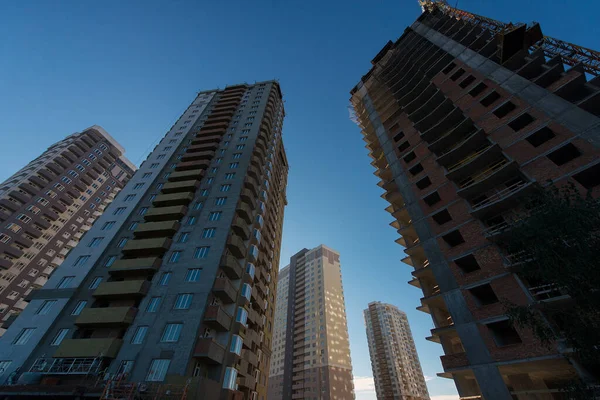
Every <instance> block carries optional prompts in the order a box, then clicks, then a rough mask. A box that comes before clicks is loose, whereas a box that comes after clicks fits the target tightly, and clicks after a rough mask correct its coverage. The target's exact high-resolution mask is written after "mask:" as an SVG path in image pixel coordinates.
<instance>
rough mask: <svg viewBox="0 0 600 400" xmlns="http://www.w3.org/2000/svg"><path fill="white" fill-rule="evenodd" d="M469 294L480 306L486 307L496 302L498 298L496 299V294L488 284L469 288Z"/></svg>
mask: <svg viewBox="0 0 600 400" xmlns="http://www.w3.org/2000/svg"><path fill="white" fill-rule="evenodd" d="M469 292H470V293H471V294H472V295H473V297H474V298H475V300H477V303H478V304H479V305H480V306H487V305H490V304H494V303H497V302H498V297H496V293H494V289H492V286H491V285H490V284H489V283H486V284H485V285H479V286H476V287H474V288H471V289H469Z"/></svg>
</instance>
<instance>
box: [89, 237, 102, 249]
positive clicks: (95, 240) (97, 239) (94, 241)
mask: <svg viewBox="0 0 600 400" xmlns="http://www.w3.org/2000/svg"><path fill="white" fill-rule="evenodd" d="M102 240H104V238H103V237H95V238H93V239H92V241H91V242H90V244H88V247H98V246H99V245H100V243H102Z"/></svg>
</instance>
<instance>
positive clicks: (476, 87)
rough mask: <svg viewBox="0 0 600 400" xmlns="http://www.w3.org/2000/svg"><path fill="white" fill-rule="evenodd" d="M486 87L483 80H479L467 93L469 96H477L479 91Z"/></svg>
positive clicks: (481, 91)
mask: <svg viewBox="0 0 600 400" xmlns="http://www.w3.org/2000/svg"><path fill="white" fill-rule="evenodd" d="M485 89H487V85H486V84H485V83H483V82H481V83H480V84H478V85H477V86H475V87H474V88H473V89H471V90H470V91H469V95H470V96H471V97H477V96H479V95H480V94H481V93H483V91H484V90H485Z"/></svg>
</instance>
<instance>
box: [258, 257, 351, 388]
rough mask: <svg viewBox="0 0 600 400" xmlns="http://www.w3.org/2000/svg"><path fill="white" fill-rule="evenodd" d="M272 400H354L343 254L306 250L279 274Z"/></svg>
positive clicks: (273, 349) (272, 367) (272, 362)
mask: <svg viewBox="0 0 600 400" xmlns="http://www.w3.org/2000/svg"><path fill="white" fill-rule="evenodd" d="M272 352H273V353H272V358H271V370H270V379H269V381H270V383H269V395H268V397H267V398H268V400H279V399H305V400H333V399H337V400H350V399H354V384H353V383H352V363H351V359H350V344H349V341H348V326H347V323H346V308H345V303H344V290H343V288H342V270H341V265H340V254H339V253H338V252H336V251H335V250H332V249H330V248H328V247H326V246H323V245H320V246H318V247H315V248H314V249H311V250H308V249H302V250H301V251H299V252H298V253H296V254H295V255H293V256H292V257H291V259H290V264H289V265H288V266H286V267H285V268H283V269H281V271H279V283H278V285H277V308H276V310H275V325H274V334H273V348H272Z"/></svg>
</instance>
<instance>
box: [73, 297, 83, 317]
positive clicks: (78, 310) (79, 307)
mask: <svg viewBox="0 0 600 400" xmlns="http://www.w3.org/2000/svg"><path fill="white" fill-rule="evenodd" d="M86 305H87V301H85V300H81V301H79V302H77V305H76V306H75V308H74V309H73V311H71V315H79V314H81V312H82V311H83V309H84V308H85V306H86Z"/></svg>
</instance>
